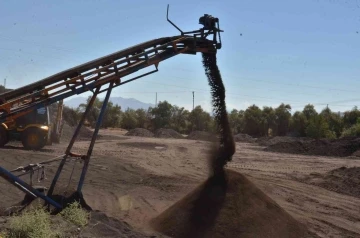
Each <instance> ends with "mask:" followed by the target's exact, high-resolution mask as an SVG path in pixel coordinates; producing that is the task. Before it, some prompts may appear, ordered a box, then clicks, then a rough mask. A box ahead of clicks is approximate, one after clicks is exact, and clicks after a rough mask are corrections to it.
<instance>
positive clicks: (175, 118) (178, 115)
mask: <svg viewBox="0 0 360 238" xmlns="http://www.w3.org/2000/svg"><path fill="white" fill-rule="evenodd" d="M189 115H190V112H189V111H188V110H186V109H185V108H184V107H178V106H173V107H172V110H171V120H170V127H171V128H172V129H174V130H176V131H178V132H180V133H186V132H187V128H188V126H189V122H188V118H189Z"/></svg>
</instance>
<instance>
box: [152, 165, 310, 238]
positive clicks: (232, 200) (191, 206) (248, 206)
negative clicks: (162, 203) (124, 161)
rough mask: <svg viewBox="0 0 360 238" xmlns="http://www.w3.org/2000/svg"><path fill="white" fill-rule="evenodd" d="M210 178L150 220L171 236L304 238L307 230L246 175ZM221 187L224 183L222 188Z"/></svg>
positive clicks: (232, 174)
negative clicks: (224, 179) (223, 179)
mask: <svg viewBox="0 0 360 238" xmlns="http://www.w3.org/2000/svg"><path fill="white" fill-rule="evenodd" d="M226 175H227V180H228V181H227V183H226V181H221V180H218V179H214V178H209V179H208V180H207V181H206V182H205V183H203V184H202V185H200V186H199V187H198V188H196V189H195V190H194V191H192V192H191V193H189V194H188V195H187V196H186V197H184V198H183V199H181V200H180V201H178V202H177V203H175V204H174V205H172V206H171V207H170V208H168V209H167V210H165V211H164V212H163V213H161V214H160V215H159V216H158V217H156V218H155V219H154V220H153V221H152V225H153V227H154V229H155V230H157V231H159V232H162V233H163V234H165V235H168V236H171V237H175V238H176V237H198V238H200V237H242V238H246V237H258V238H261V237H277V238H281V237H284V238H285V237H286V238H290V237H294V238H295V237H297V238H298V237H307V236H306V233H307V231H306V228H305V227H304V226H303V225H302V224H300V223H299V222H297V221H296V220H295V219H294V218H293V217H291V216H290V215H289V214H288V213H287V212H286V211H285V210H283V209H282V208H281V207H279V206H278V205H277V204H276V203H275V202H274V201H273V200H272V199H270V198H269V197H268V196H266V195H265V194H264V193H263V192H262V191H261V190H259V189H258V188H257V187H256V186H255V185H254V184H253V183H251V182H250V181H249V180H248V179H247V178H246V177H245V176H243V175H241V174H239V173H236V172H234V171H231V170H226ZM224 184H227V185H226V186H224Z"/></svg>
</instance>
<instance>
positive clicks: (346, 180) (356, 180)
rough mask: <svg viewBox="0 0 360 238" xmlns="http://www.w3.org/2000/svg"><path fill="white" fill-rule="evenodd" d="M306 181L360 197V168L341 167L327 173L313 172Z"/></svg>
mask: <svg viewBox="0 0 360 238" xmlns="http://www.w3.org/2000/svg"><path fill="white" fill-rule="evenodd" d="M305 182H306V183H308V184H312V185H317V186H320V187H322V188H325V189H328V190H331V191H334V192H337V193H342V194H346V195H350V196H354V197H358V198H360V187H359V184H360V168H359V167H352V168H346V167H341V168H338V169H334V170H331V171H329V172H327V173H325V174H311V175H310V176H309V177H307V178H306V179H305Z"/></svg>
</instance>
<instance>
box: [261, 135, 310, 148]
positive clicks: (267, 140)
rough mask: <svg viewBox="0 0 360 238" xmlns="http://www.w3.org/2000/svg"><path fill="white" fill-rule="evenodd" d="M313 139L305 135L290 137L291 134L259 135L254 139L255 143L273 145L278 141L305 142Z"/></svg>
mask: <svg viewBox="0 0 360 238" xmlns="http://www.w3.org/2000/svg"><path fill="white" fill-rule="evenodd" d="M312 140H313V139H311V138H307V137H291V136H274V137H260V138H257V139H256V143H258V144H259V145H261V146H269V145H274V144H277V143H280V142H298V141H300V142H305V141H312Z"/></svg>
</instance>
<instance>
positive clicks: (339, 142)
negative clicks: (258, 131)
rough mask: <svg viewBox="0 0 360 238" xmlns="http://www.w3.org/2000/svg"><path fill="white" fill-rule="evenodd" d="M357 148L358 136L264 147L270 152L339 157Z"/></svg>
mask: <svg viewBox="0 0 360 238" xmlns="http://www.w3.org/2000/svg"><path fill="white" fill-rule="evenodd" d="M358 149H360V138H341V139H333V140H329V139H320V140H309V141H294V142H280V143H277V144H273V145H270V146H268V147H267V148H265V150H266V151H271V152H280V153H292V154H304V155H320V156H339V157H345V156H350V155H352V154H353V153H354V152H356V151H357V150H358Z"/></svg>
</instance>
